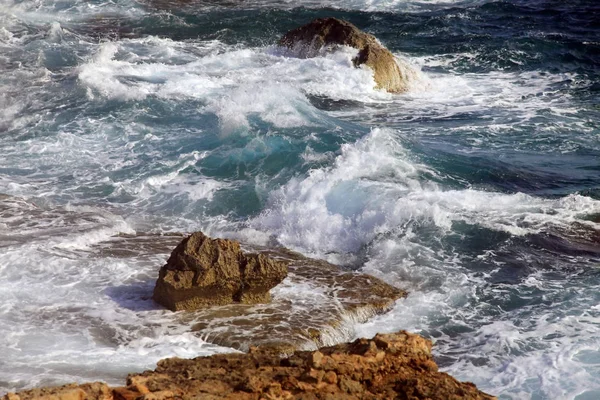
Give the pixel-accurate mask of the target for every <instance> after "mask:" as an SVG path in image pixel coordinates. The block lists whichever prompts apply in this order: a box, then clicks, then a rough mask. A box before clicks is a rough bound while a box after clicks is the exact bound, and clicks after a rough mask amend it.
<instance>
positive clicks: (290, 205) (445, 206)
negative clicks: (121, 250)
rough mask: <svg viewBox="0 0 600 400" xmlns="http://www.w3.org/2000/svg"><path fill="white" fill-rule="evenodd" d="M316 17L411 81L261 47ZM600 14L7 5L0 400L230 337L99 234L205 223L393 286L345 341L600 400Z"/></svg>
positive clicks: (585, 7) (2, 28) (0, 189)
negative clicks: (398, 64) (428, 355)
mask: <svg viewBox="0 0 600 400" xmlns="http://www.w3.org/2000/svg"><path fill="white" fill-rule="evenodd" d="M324 16H335V17H339V18H344V19H347V20H349V21H351V22H352V23H354V24H356V25H357V26H359V27H360V28H362V29H364V30H366V31H368V32H370V33H373V34H374V35H376V36H377V37H378V38H379V39H380V40H381V42H382V43H384V44H385V45H386V46H387V47H388V48H389V49H390V50H391V51H392V52H394V53H395V54H396V55H397V56H398V57H400V58H402V59H403V60H405V61H407V62H408V63H409V64H410V65H411V68H413V69H414V70H416V71H418V78H417V79H415V81H414V82H412V83H411V90H409V91H408V92H407V93H405V94H401V95H391V94H388V93H383V92H380V91H377V90H375V89H373V86H374V83H373V78H372V75H371V73H370V71H369V70H367V69H355V68H353V67H352V63H351V59H352V57H353V56H354V51H353V50H352V49H340V50H339V51H337V52H335V53H331V54H324V55H323V56H322V57H317V58H314V59H298V58H294V57H293V56H291V55H290V54H287V53H286V52H285V51H283V50H282V49H280V48H278V47H277V46H275V43H276V42H277V40H278V38H279V37H281V35H282V34H283V33H285V32H286V31H287V30H289V29H292V28H294V27H296V26H298V25H301V24H304V23H307V22H309V21H310V20H312V19H314V18H317V17H324ZM599 20H600V8H598V6H596V5H594V4H592V2H584V1H579V2H572V3H570V4H569V5H565V4H563V3H562V2H558V1H516V0H515V1H500V2H497V1H451V0H445V1H410V0H409V1H383V0H382V1H366V0H347V1H342V2H328V1H308V2H293V3H292V2H285V1H260V0H256V1H249V2H231V3H228V2H216V1H191V2H168V1H134V0H118V1H79V0H63V1H59V0H40V1H11V0H9V1H5V2H3V3H2V5H0V71H1V74H0V150H1V154H2V157H0V282H2V283H0V296H1V298H2V299H3V301H2V303H0V332H2V339H0V350H1V351H2V354H3V355H4V357H3V358H1V359H0V393H2V392H5V391H8V390H14V389H20V388H23V387H32V386H35V385H41V384H56V383H63V382H70V381H73V380H77V381H85V380H90V379H102V380H107V381H109V382H115V383H117V382H121V381H122V379H123V377H124V376H125V375H126V373H128V372H132V371H139V370H143V369H146V368H152V367H153V366H154V363H155V362H156V361H157V360H158V359H160V358H163V357H167V356H172V355H179V356H182V357H193V356H196V355H203V354H212V353H214V352H218V351H227V350H228V349H223V348H220V347H217V346H213V345H210V344H207V343H205V342H203V341H202V340H201V339H199V338H196V337H195V336H193V334H191V333H190V331H189V329H190V327H189V326H186V325H185V324H184V323H181V321H179V320H178V319H177V317H174V316H172V315H171V314H170V313H167V312H164V311H163V310H161V309H159V308H157V307H156V306H155V305H153V303H152V302H151V301H150V300H149V298H148V296H149V293H151V286H152V282H153V280H154V279H155V278H156V275H157V271H158V267H159V266H160V265H161V264H162V263H163V262H164V260H165V259H166V256H167V254H168V247H165V248H162V247H161V248H160V249H158V248H156V249H150V250H148V249H139V253H138V254H134V255H133V256H130V257H117V256H115V255H114V254H112V253H110V252H109V253H103V252H102V251H99V250H98V249H99V248H105V247H110V243H111V240H112V238H113V236H114V235H117V234H162V233H167V232H191V231H194V230H199V229H200V230H203V231H205V232H207V233H209V234H211V235H213V236H225V237H231V238H235V239H239V240H242V241H244V242H247V243H256V244H262V245H273V246H274V245H284V246H286V247H289V248H292V249H294V250H297V251H299V252H302V253H304V254H306V255H310V256H316V257H321V258H326V259H328V260H330V261H332V262H335V263H338V264H340V265H341V266H343V267H344V268H349V269H355V270H361V271H365V272H368V273H371V274H374V275H376V276H379V277H382V278H383V279H385V280H386V281H388V282H391V283H393V284H396V285H398V286H400V287H403V288H406V289H407V290H409V291H410V293H411V294H410V295H409V297H408V298H407V299H405V300H401V301H399V302H398V304H397V305H396V307H395V308H394V310H393V311H392V312H391V313H389V314H386V315H383V316H380V317H378V318H376V319H374V320H373V321H371V322H369V323H367V324H363V325H357V326H356V327H355V335H356V336H362V335H372V334H374V333H375V332H381V331H393V330H397V329H408V330H412V331H415V332H419V333H421V334H423V335H425V336H427V337H429V338H431V339H433V340H434V341H435V343H436V346H435V356H436V359H437V361H438V363H439V364H440V366H441V367H442V369H443V370H444V371H447V372H449V373H451V374H452V375H454V376H456V377H457V378H459V379H462V380H470V381H473V382H474V383H476V384H477V385H478V386H479V387H480V388H481V389H483V390H485V391H488V392H490V393H493V394H496V395H499V396H500V397H502V398H515V399H524V398H532V399H560V398H564V399H572V398H577V399H595V398H597V397H598V396H600V357H599V356H598V349H599V348H600V327H599V324H600V295H598V293H597V287H598V284H599V283H600V273H599V272H598V271H599V269H598V267H599V266H600V247H599V244H598V243H599V242H600V225H599V222H598V221H599V220H600V175H599V173H598V172H599V171H600V127H599V121H600V108H599V104H600V102H599V99H600V86H599V83H598V82H599V78H600V72H599V68H598V66H599V65H600V42H599V38H600V29H599V28H598V21H599ZM123 285H125V288H123V287H124V286H123ZM275 294H277V293H275ZM32 365H35V368H34V367H32Z"/></svg>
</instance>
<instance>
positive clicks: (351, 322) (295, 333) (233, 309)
mask: <svg viewBox="0 0 600 400" xmlns="http://www.w3.org/2000/svg"><path fill="white" fill-rule="evenodd" d="M186 236H187V235H184V234H181V233H171V234H168V235H152V234H146V233H138V234H136V235H119V236H115V237H113V238H112V239H111V240H110V241H108V242H104V243H102V244H101V245H97V246H94V247H92V248H90V255H89V256H90V257H101V258H106V257H111V258H126V259H128V258H135V260H136V261H138V262H139V261H142V262H144V263H147V264H149V265H152V264H154V263H156V255H157V254H168V253H170V252H171V251H172V250H173V249H174V248H175V247H176V246H178V245H179V243H180V242H181V241H182V239H184V238H185V237H186ZM242 250H243V251H245V252H249V253H257V254H263V255H264V256H267V257H269V258H271V259H275V260H282V261H283V262H285V263H287V264H288V271H289V272H288V276H287V277H286V278H285V279H284V280H283V282H282V283H281V284H279V285H277V286H276V287H274V288H273V289H272V290H271V294H272V300H271V302H270V303H261V304H242V303H233V304H228V305H224V306H214V307H206V308H201V309H198V310H196V311H193V312H185V313H173V314H172V315H170V316H169V317H168V318H169V319H170V321H172V323H173V324H176V325H180V326H189V327H190V328H191V329H192V331H193V332H194V333H195V334H196V335H198V337H201V338H202V339H203V340H206V341H208V342H211V343H214V344H218V345H222V346H226V347H232V348H235V349H238V350H242V351H248V349H249V348H250V346H279V347H280V349H281V351H282V352H284V353H288V354H289V353H291V352H293V351H294V350H298V349H302V350H314V349H317V348H318V347H320V346H329V345H332V344H335V343H340V342H344V341H347V340H350V339H351V338H352V337H354V330H353V326H355V324H357V323H362V322H366V321H367V320H368V319H369V318H371V317H373V316H374V315H377V314H381V313H384V312H386V311H388V310H389V309H390V308H392V307H393V306H394V305H395V303H396V300H398V299H400V298H401V297H404V296H406V292H405V291H404V290H401V289H399V288H396V287H394V286H392V285H390V284H388V283H386V282H383V281H382V280H381V279H378V278H376V277H373V276H371V275H367V274H363V273H359V272H354V271H350V270H348V269H344V268H340V267H338V266H337V265H333V264H330V263H328V262H326V261H323V260H316V259H312V258H307V257H304V256H302V255H301V254H298V253H295V252H293V251H290V250H288V249H285V248H273V247H269V248H265V247H260V246H250V245H248V244H243V245H242ZM154 284H155V282H151V283H148V285H147V286H146V288H147V289H146V290H148V292H142V293H141V294H140V295H139V297H135V303H136V304H139V303H140V302H142V303H143V302H144V301H146V302H148V303H146V307H147V308H153V307H155V305H154V303H153V302H152V301H151V300H150V299H148V297H151V294H152V290H153V288H154V287H155V285H154ZM137 287H138V286H136V288H137ZM137 290H139V289H137ZM118 293H125V294H120V296H124V297H119V299H118V300H119V301H123V300H126V302H127V301H131V300H132V299H131V295H129V294H127V293H130V291H129V290H126V291H122V292H121V291H119V292H118Z"/></svg>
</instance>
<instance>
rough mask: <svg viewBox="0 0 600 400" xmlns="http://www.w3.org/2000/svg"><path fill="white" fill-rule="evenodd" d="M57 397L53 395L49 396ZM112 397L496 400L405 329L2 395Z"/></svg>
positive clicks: (34, 399)
mask: <svg viewBox="0 0 600 400" xmlns="http://www.w3.org/2000/svg"><path fill="white" fill-rule="evenodd" d="M43 396H52V397H43ZM51 398H52V400H85V399H87V400H112V399H115V400H117V399H123V400H129V399H131V400H133V399H143V400H163V399H212V400H216V399H247V400H259V399H332V400H333V399H347V400H351V399H357V400H358V399H373V400H375V399H385V400H387V399H414V400H418V399H430V400H436V399H439V400H459V399H462V400H465V399H466V400H491V399H494V398H495V397H493V396H490V395H488V394H486V393H483V392H481V391H480V390H478V389H477V387H475V385H473V384H472V383H469V382H459V381H457V380H456V379H454V378H453V377H451V376H450V375H448V374H446V373H443V372H439V371H438V367H437V365H436V363H435V362H434V360H433V357H432V356H431V342H430V341H429V340H427V339H424V338H422V337H421V336H418V335H414V334H411V333H408V332H406V331H401V332H398V333H394V334H385V335H383V334H378V335H376V336H375V337H374V338H373V339H358V340H355V341H354V342H352V343H346V344H340V345H337V346H332V347H325V348H321V349H320V350H317V351H298V352H296V353H294V354H293V355H291V356H290V357H286V358H281V357H280V355H279V353H278V352H277V351H273V350H272V349H268V348H263V349H251V351H250V353H248V354H218V355H213V356H210V357H199V358H195V359H192V360H184V359H179V358H168V359H164V360H161V361H159V362H158V366H157V368H156V370H155V371H146V372H144V373H142V374H133V375H129V377H128V379H127V386H126V387H119V388H112V389H110V388H108V387H107V386H106V385H104V386H102V385H101V384H98V383H96V384H87V385H81V386H76V385H68V386H64V387H61V388H50V389H35V390H30V391H24V392H21V393H18V394H8V395H6V396H4V397H3V398H2V399H1V400H42V399H47V400H49V399H51Z"/></svg>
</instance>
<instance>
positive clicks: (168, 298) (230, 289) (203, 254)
mask: <svg viewBox="0 0 600 400" xmlns="http://www.w3.org/2000/svg"><path fill="white" fill-rule="evenodd" d="M287 272H288V271H287V265H286V263H285V262H283V261H278V260H274V259H271V258H269V257H267V256H265V255H264V254H244V253H243V252H242V250H241V249H240V244H239V243H238V242H236V241H233V240H227V239H211V238H209V237H208V236H206V235H204V234H203V233H202V232H196V233H193V234H192V235H190V236H189V237H187V238H185V239H184V240H183V241H182V242H181V243H180V244H179V245H178V246H177V247H176V248H175V250H173V252H172V253H171V257H169V259H168V260H167V264H166V265H164V266H163V267H162V268H161V269H160V273H159V277H158V280H157V282H156V286H155V288H154V296H153V298H154V300H155V301H156V302H158V303H160V304H162V305H163V306H165V307H167V308H169V309H171V310H173V311H179V310H196V309H198V308H202V307H207V306H214V305H224V304H230V303H243V304H257V303H268V302H270V301H271V294H270V292H269V290H270V289H271V288H272V287H274V286H276V285H277V284H279V283H281V281H282V280H283V279H285V277H286V276H287Z"/></svg>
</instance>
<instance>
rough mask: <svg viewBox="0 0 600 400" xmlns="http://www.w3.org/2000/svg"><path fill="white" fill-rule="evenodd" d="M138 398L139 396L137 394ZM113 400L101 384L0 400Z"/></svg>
mask: <svg viewBox="0 0 600 400" xmlns="http://www.w3.org/2000/svg"><path fill="white" fill-rule="evenodd" d="M138 396H139V394H138ZM86 399H94V400H113V394H112V390H111V389H110V388H109V387H108V386H107V385H106V384H105V383H101V382H94V383H86V384H83V385H77V384H74V383H71V384H69V385H64V386H58V387H49V388H39V389H31V390H26V391H23V392H20V393H18V394H14V393H8V394H7V395H5V396H3V397H0V400H86Z"/></svg>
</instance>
